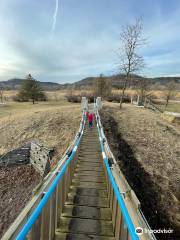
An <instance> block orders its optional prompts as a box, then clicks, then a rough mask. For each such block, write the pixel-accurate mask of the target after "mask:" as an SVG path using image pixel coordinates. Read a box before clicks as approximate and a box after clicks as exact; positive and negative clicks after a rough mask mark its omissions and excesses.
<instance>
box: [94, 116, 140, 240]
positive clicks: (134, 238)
mask: <svg viewBox="0 0 180 240" xmlns="http://www.w3.org/2000/svg"><path fill="white" fill-rule="evenodd" d="M98 115H99V114H98ZM96 120H97V128H98V134H99V140H100V146H101V151H102V156H103V160H104V163H105V166H106V169H107V173H108V176H109V179H110V182H111V185H112V188H113V189H114V193H115V195H116V198H117V201H118V204H119V207H120V209H121V212H122V215H123V217H124V220H125V222H126V225H127V228H128V230H129V234H130V236H131V239H132V240H138V239H139V237H138V236H137V234H136V232H135V227H134V225H133V222H132V220H131V218H130V216H129V213H128V210H127V208H126V205H125V203H124V200H123V198H122V196H121V193H120V191H119V188H118V186H117V184H116V181H115V179H114V177H113V174H112V171H111V169H110V167H109V164H108V160H107V157H106V154H105V150H104V145H103V138H102V136H101V133H100V128H99V123H100V117H99V116H98V117H97V113H96Z"/></svg>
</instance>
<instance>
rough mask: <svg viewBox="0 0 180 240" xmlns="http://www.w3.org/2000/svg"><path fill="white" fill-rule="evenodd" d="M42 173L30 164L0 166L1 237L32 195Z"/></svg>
mask: <svg viewBox="0 0 180 240" xmlns="http://www.w3.org/2000/svg"><path fill="white" fill-rule="evenodd" d="M39 181H40V175H39V174H38V173H37V172H36V171H35V170H34V168H33V167H32V166H30V165H28V166H27V165H25V166H20V167H11V168H0V183H1V184H0V213H1V214H0V238H1V236H2V235H3V233H4V232H5V231H6V230H7V228H8V227H9V226H10V224H11V223H12V222H13V221H14V220H15V219H16V217H17V216H18V214H19V213H20V212H21V211H22V209H23V208H24V207H25V205H26V204H27V202H28V201H29V199H30V198H31V197H32V189H33V188H35V186H36V185H37V184H38V183H39Z"/></svg>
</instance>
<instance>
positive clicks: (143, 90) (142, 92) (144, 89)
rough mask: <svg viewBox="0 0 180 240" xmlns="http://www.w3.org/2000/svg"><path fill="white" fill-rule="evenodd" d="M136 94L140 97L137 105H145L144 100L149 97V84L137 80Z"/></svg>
mask: <svg viewBox="0 0 180 240" xmlns="http://www.w3.org/2000/svg"><path fill="white" fill-rule="evenodd" d="M137 94H138V95H139V96H140V98H139V105H145V104H146V98H147V97H150V96H151V94H152V93H151V91H150V82H149V81H148V80H147V79H145V78H143V77H142V78H139V79H138V81H137Z"/></svg>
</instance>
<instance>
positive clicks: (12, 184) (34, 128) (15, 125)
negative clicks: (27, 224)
mask: <svg viewBox="0 0 180 240" xmlns="http://www.w3.org/2000/svg"><path fill="white" fill-rule="evenodd" d="M16 108H17V106H16ZM10 112H11V114H7V112H6V114H5V115H3V116H2V117H1V118H0V155H2V154H4V153H6V152H7V151H9V150H11V149H14V148H17V147H19V146H21V145H23V144H24V143H26V142H30V141H31V140H32V139H38V140H39V141H40V142H41V143H43V144H44V145H45V146H47V147H50V148H51V147H53V148H55V156H54V157H53V162H52V166H54V165H55V163H56V162H57V161H58V160H59V159H60V158H61V156H62V154H63V153H64V151H65V150H66V149H67V147H68V146H69V144H70V143H71V141H72V140H73V139H74V136H75V133H76V131H77V129H78V127H79V124H80V119H81V111H80V105H77V104H71V105H66V106H59V105H58V104H56V105H55V106H54V105H53V106H49V105H48V106H45V107H40V105H36V106H30V108H29V109H28V108H27V107H26V108H25V106H23V105H21V106H18V108H17V109H16V110H14V111H10ZM40 181H41V178H40V176H39V175H38V173H37V172H36V171H35V170H34V169H33V168H32V167H31V166H30V165H24V166H18V167H9V168H0V213H1V214H0V238H1V236H2V234H3V233H4V232H5V231H6V230H7V228H8V227H9V226H10V224H11V223H12V222H13V221H14V220H15V218H16V217H17V216H18V214H19V213H20V212H21V210H22V209H23V207H24V206H25V205H26V204H27V202H28V201H29V200H30V198H31V196H32V190H33V189H34V188H35V187H36V185H37V184H38V183H39V182H40Z"/></svg>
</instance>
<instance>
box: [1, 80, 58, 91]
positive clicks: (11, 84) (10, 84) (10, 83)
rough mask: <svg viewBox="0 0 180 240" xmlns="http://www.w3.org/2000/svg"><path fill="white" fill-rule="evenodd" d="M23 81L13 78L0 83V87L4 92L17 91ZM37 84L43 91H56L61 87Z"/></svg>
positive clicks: (52, 84)
mask: <svg viewBox="0 0 180 240" xmlns="http://www.w3.org/2000/svg"><path fill="white" fill-rule="evenodd" d="M23 81H24V79H20V78H13V79H10V80H7V81H2V82H0V86H2V87H3V88H4V89H6V90H17V89H19V88H20V87H21V84H22V82H23ZM38 82H39V84H40V86H41V87H42V89H43V90H53V89H58V88H60V87H61V85H60V84H58V83H53V82H40V81H38Z"/></svg>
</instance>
